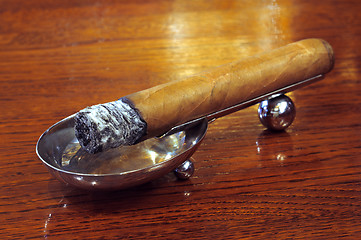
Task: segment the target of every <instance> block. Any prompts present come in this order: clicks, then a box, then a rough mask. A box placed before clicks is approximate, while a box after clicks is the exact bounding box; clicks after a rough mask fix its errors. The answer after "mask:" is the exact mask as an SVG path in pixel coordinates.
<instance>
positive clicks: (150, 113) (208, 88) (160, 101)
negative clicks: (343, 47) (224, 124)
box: [75, 39, 334, 152]
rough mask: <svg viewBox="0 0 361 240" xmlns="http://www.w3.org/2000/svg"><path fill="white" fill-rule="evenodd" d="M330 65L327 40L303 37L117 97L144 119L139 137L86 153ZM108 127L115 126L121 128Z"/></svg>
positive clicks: (321, 71)
mask: <svg viewBox="0 0 361 240" xmlns="http://www.w3.org/2000/svg"><path fill="white" fill-rule="evenodd" d="M333 64H334V55H333V50H332V47H331V46H330V45H329V44H328V43H327V42H326V41H324V40H321V39H306V40H302V41H298V42H295V43H291V44H288V45H286V46H284V47H281V48H278V49H274V50H270V51H267V52H264V53H261V54H258V55H255V56H251V57H248V58H244V59H241V60H238V61H235V62H232V63H229V64H225V65H222V66H219V67H216V68H213V69H211V70H209V71H205V72H202V73H200V74H197V75H194V76H191V77H189V78H186V79H182V80H178V81H172V82H168V83H165V84H161V85H158V86H155V87H152V88H149V89H146V90H142V91H139V92H136V93H133V94H130V95H127V96H125V97H122V98H121V100H120V101H122V102H126V103H128V104H129V105H130V106H131V108H132V109H133V110H134V112H136V114H137V115H139V119H140V120H139V122H143V124H142V125H143V126H142V127H143V128H142V129H141V130H137V131H136V132H137V134H139V136H136V137H134V134H131V133H126V135H132V136H131V137H130V138H131V139H132V140H131V141H128V142H127V140H125V141H122V142H119V141H118V139H117V136H114V137H113V138H109V139H108V140H107V141H106V142H105V143H99V142H97V143H95V144H94V145H95V146H96V147H95V148H96V150H95V151H93V150H90V151H89V152H98V151H104V150H106V149H108V148H114V147H117V146H120V145H132V144H134V143H136V142H139V141H140V140H143V139H147V138H151V137H155V136H160V135H162V134H164V133H165V132H167V131H168V130H170V129H171V128H172V127H174V126H177V125H181V124H183V123H186V122H189V121H191V120H193V119H197V118H200V117H202V116H206V115H209V114H211V113H214V112H218V111H220V110H222V109H226V108H229V107H232V106H234V105H237V104H239V103H242V102H245V101H247V100H249V99H253V98H257V97H258V96H262V95H264V94H266V93H269V92H273V91H275V90H277V89H281V88H284V87H285V86H288V85H292V84H295V83H297V82H300V81H303V80H305V79H309V78H313V77H315V76H317V75H323V74H326V73H327V72H329V71H330V70H331V69H332V67H333ZM110 114H112V113H110ZM133 115H134V114H133ZM133 115H132V116H133ZM123 122H124V121H123ZM125 122H127V121H125ZM89 124H90V125H91V124H93V123H89ZM105 124H106V123H105ZM121 124H124V123H121ZM125 124H126V123H125ZM113 127H114V128H116V129H118V130H119V129H121V128H122V127H118V126H113ZM77 128H78V129H84V126H82V122H77V121H76V126H75V129H77ZM96 131H98V130H97V129H96V128H95V129H93V131H89V129H87V131H86V134H88V135H89V134H94V132H96ZM86 134H76V135H77V138H78V140H79V142H80V144H81V145H82V147H84V148H85V149H87V146H83V144H82V142H83V141H82V138H84V135H86ZM134 139H136V140H134ZM88 140H89V139H88ZM88 140H87V141H88ZM100 145H102V146H100ZM93 149H94V148H93Z"/></svg>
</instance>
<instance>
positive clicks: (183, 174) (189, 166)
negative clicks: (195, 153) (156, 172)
mask: <svg viewBox="0 0 361 240" xmlns="http://www.w3.org/2000/svg"><path fill="white" fill-rule="evenodd" d="M193 173H194V164H193V162H192V161H191V160H189V159H187V160H185V161H184V162H183V163H182V164H181V165H180V166H179V167H178V168H176V169H175V170H174V174H175V175H176V176H177V178H179V179H182V180H187V179H188V178H190V177H191V176H192V175H193Z"/></svg>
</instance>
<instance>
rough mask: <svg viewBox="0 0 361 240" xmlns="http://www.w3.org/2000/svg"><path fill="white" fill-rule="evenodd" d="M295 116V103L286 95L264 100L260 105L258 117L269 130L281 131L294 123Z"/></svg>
mask: <svg viewBox="0 0 361 240" xmlns="http://www.w3.org/2000/svg"><path fill="white" fill-rule="evenodd" d="M295 116H296V108H295V105H294V104H293V102H292V100H291V99H290V98H289V97H287V96H286V95H279V96H276V97H272V98H270V99H268V100H264V101H262V102H261V103H260V104H259V107H258V117H259V119H260V121H261V123H262V124H263V125H264V126H265V127H266V128H268V129H269V130H274V131H281V130H284V129H286V128H287V127H288V126H290V125H291V124H292V122H293V120H294V119H295Z"/></svg>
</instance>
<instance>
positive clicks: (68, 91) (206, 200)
mask: <svg viewBox="0 0 361 240" xmlns="http://www.w3.org/2000/svg"><path fill="white" fill-rule="evenodd" d="M360 11H361V4H360V3H359V1H356V0H353V1H352V0H342V1H341V0H336V1H325V0H324V1H317V2H315V1H310V0H308V1H301V0H296V1H287V0H278V1H250V0H243V1H231V0H230V1H221V0H216V1H198V0H197V1H175V0H174V1H166V0H160V1H142V0H136V1H98V0H89V1H57V0H56V1H48V0H45V1H40V0H34V1H24V0H13V1H6V0H4V1H0V19H1V21H0V102H1V108H2V112H1V115H0V159H1V161H0V222H1V226H0V238H1V239H39V238H44V239H123V238H130V239H151V238H154V239H183V238H184V239H243V238H245V239H286V238H288V239H340V238H345V239H359V238H360V237H361V230H360V229H361V228H360V227H361V224H360V222H361V210H360V209H361V208H360V205H361V157H360V156H361V134H360V132H361V131H360V130H361V124H360V119H361V114H360V113H361V95H360V91H361V82H360V71H361V67H360V61H361V60H360V59H361V50H360V47H359V43H360V41H361V25H360V18H359V12H360ZM310 37H317V38H323V39H325V40H326V41H328V42H330V44H331V45H332V46H333V48H334V51H335V56H336V64H335V67H334V69H333V71H332V72H331V73H329V74H328V75H327V76H326V78H325V79H324V80H322V81H321V82H318V83H315V84H313V85H310V86H308V87H305V88H303V89H299V90H296V91H294V92H292V93H290V94H289V96H290V97H291V98H292V99H293V100H294V102H295V104H296V108H297V116H296V119H295V122H294V123H293V125H292V126H291V127H290V128H289V129H288V130H287V131H286V132H282V133H277V134H275V133H270V132H267V131H265V130H264V128H263V127H262V125H261V124H260V123H259V121H258V118H257V114H256V106H254V107H250V108H247V109H245V110H242V111H240V112H237V113H234V114H232V115H229V116H226V117H224V118H221V119H218V120H217V121H215V122H214V123H212V124H211V125H210V128H209V131H208V133H207V136H206V138H205V140H204V142H203V144H202V145H201V146H200V148H199V149H198V151H197V152H196V153H195V154H194V155H193V158H194V163H195V166H196V172H195V174H194V176H193V177H192V178H191V179H190V180H188V181H177V180H176V179H175V177H174V176H173V175H172V174H171V173H170V174H168V175H167V176H164V177H163V178H160V179H158V180H155V181H153V182H150V183H148V184H145V185H142V186H139V187H136V188H132V189H128V190H124V191H118V192H94V193H90V192H85V191H82V190H78V189H73V188H70V187H68V186H64V185H62V184H61V183H60V182H58V181H57V180H55V179H54V178H53V177H51V176H50V175H49V173H48V172H47V170H46V169H45V167H44V166H42V164H41V162H40V160H39V159H38V158H37V156H36V154H35V144H36V141H37V139H38V137H39V136H40V135H41V133H42V132H43V131H45V130H46V129H47V128H48V127H49V126H50V125H52V124H53V123H55V122H57V121H59V120H60V119H62V118H64V117H66V116H68V115H70V114H72V113H74V112H76V111H78V110H80V109H82V108H84V107H86V106H88V105H93V104H97V103H102V102H108V101H112V100H116V99H118V98H119V97H121V96H124V95H127V94H130V93H133V92H135V91H139V90H142V89H145V88H148V87H151V86H154V85H156V84H160V83H165V82H169V81H172V80H175V79H180V78H184V77H187V76H190V75H192V74H194V73H197V72H200V71H203V70H205V69H208V68H210V67H213V66H217V65H220V64H224V63H227V62H231V61H233V60H235V59H239V58H241V57H246V56H249V55H253V54H256V53H259V52H262V51H264V50H268V49H272V48H276V47H279V46H281V45H284V44H286V43H289V42H293V41H297V40H300V39H304V38H310Z"/></svg>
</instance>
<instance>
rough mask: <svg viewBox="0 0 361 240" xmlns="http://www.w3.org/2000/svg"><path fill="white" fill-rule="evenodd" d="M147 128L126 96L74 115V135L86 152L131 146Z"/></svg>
mask: <svg viewBox="0 0 361 240" xmlns="http://www.w3.org/2000/svg"><path fill="white" fill-rule="evenodd" d="M146 128H147V124H146V123H145V121H144V120H143V119H142V118H141V116H140V114H139V113H138V111H137V110H136V109H135V108H134V107H133V106H132V104H131V103H130V102H129V101H127V99H126V98H121V99H119V100H118V101H114V102H109V103H104V104H98V105H94V106H91V107H87V108H85V109H83V110H81V111H79V112H78V113H77V114H76V115H75V127H74V129H75V136H76V137H77V139H78V141H79V143H80V145H81V146H82V148H84V149H85V150H86V151H88V152H89V153H97V152H102V151H105V150H107V149H110V148H115V147H119V146H121V145H133V144H134V143H136V141H137V140H138V139H139V138H140V137H142V136H143V135H144V134H145V132H146Z"/></svg>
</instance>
